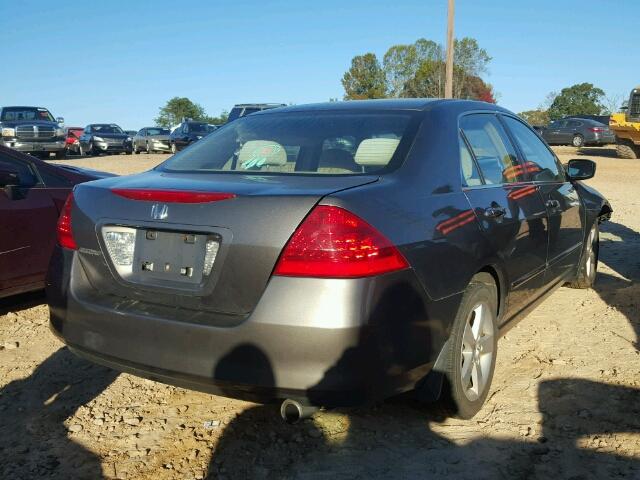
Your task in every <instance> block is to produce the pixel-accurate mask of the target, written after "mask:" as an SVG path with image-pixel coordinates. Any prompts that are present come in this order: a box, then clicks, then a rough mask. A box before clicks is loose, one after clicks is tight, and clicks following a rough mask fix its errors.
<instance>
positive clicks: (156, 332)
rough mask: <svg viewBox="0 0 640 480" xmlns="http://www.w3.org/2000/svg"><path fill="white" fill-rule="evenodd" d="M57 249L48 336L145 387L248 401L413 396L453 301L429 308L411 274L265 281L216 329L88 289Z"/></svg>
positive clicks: (444, 331) (335, 401)
mask: <svg viewBox="0 0 640 480" xmlns="http://www.w3.org/2000/svg"><path fill="white" fill-rule="evenodd" d="M82 268H83V267H82V266H81V265H80V262H78V261H76V260H74V254H73V252H70V251H68V250H62V249H60V248H57V249H56V252H55V253H54V256H53V260H52V264H51V268H50V272H49V278H48V281H47V296H48V300H49V303H50V313H51V329H52V330H53V332H54V333H55V334H56V335H57V336H59V337H60V338H61V339H62V340H63V341H64V342H65V343H67V344H68V345H69V347H70V348H71V349H72V350H73V351H75V352H76V353H77V354H79V355H81V356H84V357H86V358H88V359H90V360H92V361H95V362H97V363H101V364H104V365H107V366H110V367H112V368H115V369H118V370H122V371H126V372H130V373H133V374H135V375H139V376H142V377H145V378H150V379H152V380H157V381H160V382H164V383H169V384H174V385H178V386H182V387H186V388H191V389H195V390H200V391H206V392H211V393H215V394H221V395H225V396H229V397H234V398H244V399H250V400H254V401H263V402H266V401H270V400H275V399H281V398H286V397H292V398H299V399H303V400H308V401H309V402H311V403H313V404H316V405H326V406H337V405H356V404H362V403H367V402H370V401H373V400H378V399H382V398H385V397H388V396H391V395H394V394H396V393H400V392H403V391H406V390H409V389H411V388H413V387H414V386H415V384H416V383H417V382H418V381H420V380H421V379H422V378H423V377H424V376H425V375H426V374H427V373H428V372H429V371H430V369H431V367H432V365H433V363H434V362H435V359H436V358H437V356H438V354H439V352H440V350H441V348H442V345H443V344H444V341H445V340H446V338H447V336H448V322H449V320H450V319H452V318H453V315H455V310H456V309H457V305H458V302H459V300H460V298H459V297H458V296H454V297H450V298H448V299H446V300H442V301H438V302H429V301H428V299H427V298H425V296H424V290H423V289H422V287H421V286H420V285H419V283H418V282H417V280H416V279H415V276H414V274H413V272H411V271H409V270H408V271H404V272H398V273H395V274H392V275H387V276H384V277H377V278H369V279H358V280H319V279H295V278H285V277H273V278H272V279H271V281H270V282H269V284H268V286H267V288H266V290H265V292H264V294H263V296H262V298H261V300H260V302H259V304H258V305H257V307H256V308H255V310H254V311H253V312H252V313H251V314H250V315H249V316H248V317H247V318H246V319H245V320H243V321H242V322H241V323H239V324H235V325H230V326H223V325H221V324H216V323H215V322H207V321H206V319H204V320H203V317H201V316H200V317H198V321H197V322H193V323H191V322H186V321H183V320H175V319H173V318H175V317H173V318H172V317H171V316H168V315H163V316H159V315H158V314H157V311H155V310H153V309H146V308H145V307H144V306H140V305H139V303H140V302H136V303H137V307H136V308H137V309H136V310H135V311H134V310H133V309H130V308H129V307H124V306H123V305H125V304H126V305H129V304H130V302H126V301H124V302H123V299H121V298H119V297H112V296H106V295H102V294H100V293H99V292H97V291H95V290H93V289H92V287H91V286H90V285H89V284H88V282H87V278H86V276H85V275H84V272H83V270H82Z"/></svg>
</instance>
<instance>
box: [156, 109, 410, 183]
mask: <svg viewBox="0 0 640 480" xmlns="http://www.w3.org/2000/svg"><path fill="white" fill-rule="evenodd" d="M412 118H414V114H411V113H405V112H371V113H343V112H340V113H336V112H317V113H316V112H314V113H309V112H293V113H286V114H278V113H274V114H265V115H249V116H244V117H242V118H239V119H238V120H236V121H234V122H232V123H230V124H229V125H227V126H225V127H224V128H221V129H219V130H216V131H215V132H213V133H211V134H210V135H209V136H207V137H206V138H204V139H203V140H202V141H200V142H197V143H196V144H194V145H193V146H191V147H190V148H189V149H187V150H184V151H182V152H180V153H178V154H176V155H174V156H173V157H171V158H170V159H169V160H167V161H166V162H165V163H163V164H162V165H161V166H160V167H159V168H160V169H161V170H167V171H189V172H217V171H225V172H228V173H234V172H235V173H238V174H245V175H246V174H259V175H263V174H289V175H297V174H300V175H302V174H305V175H307V174H328V175H354V174H363V173H372V172H381V171H382V170H385V169H387V168H388V167H394V168H395V167H396V166H398V165H400V163H401V162H402V160H403V157H404V153H403V152H404V150H405V149H404V148H400V143H401V142H402V141H403V140H405V139H406V142H405V143H404V145H408V144H410V143H411V142H410V141H411V138H412V136H413V131H414V130H415V128H414V127H412V128H410V125H412V126H413V125H415V123H412V122H411V120H412Z"/></svg>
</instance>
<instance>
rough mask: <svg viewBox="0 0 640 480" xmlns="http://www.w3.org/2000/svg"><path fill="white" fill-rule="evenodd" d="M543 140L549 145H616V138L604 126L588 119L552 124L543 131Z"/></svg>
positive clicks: (571, 119) (566, 120)
mask: <svg viewBox="0 0 640 480" xmlns="http://www.w3.org/2000/svg"><path fill="white" fill-rule="evenodd" d="M542 138H544V139H545V140H546V141H547V143H548V144H549V145H573V146H574V147H582V146H584V145H608V144H610V143H616V137H615V135H614V134H613V132H612V131H611V130H610V129H609V125H604V124H602V123H600V122H596V121H595V120H590V119H588V118H568V119H562V120H557V121H555V122H552V123H551V124H550V125H549V126H548V127H546V128H545V129H543V130H542Z"/></svg>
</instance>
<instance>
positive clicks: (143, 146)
mask: <svg viewBox="0 0 640 480" xmlns="http://www.w3.org/2000/svg"><path fill="white" fill-rule="evenodd" d="M170 133H171V132H170V131H169V129H168V128H162V127H145V128H143V129H141V130H140V131H139V132H138V133H136V135H135V136H134V137H133V140H132V150H133V153H136V154H137V153H140V152H147V153H153V152H169V151H171V147H170V146H169V134H170Z"/></svg>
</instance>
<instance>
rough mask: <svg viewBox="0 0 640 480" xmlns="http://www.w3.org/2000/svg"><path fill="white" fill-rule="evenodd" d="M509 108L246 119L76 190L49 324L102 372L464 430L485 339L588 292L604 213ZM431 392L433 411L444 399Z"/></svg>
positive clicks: (480, 394) (307, 110) (487, 380)
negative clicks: (396, 409) (415, 409)
mask: <svg viewBox="0 0 640 480" xmlns="http://www.w3.org/2000/svg"><path fill="white" fill-rule="evenodd" d="M594 172H595V163H593V162H592V161H590V160H586V159H582V160H572V161H571V162H570V163H569V166H568V167H567V169H566V170H565V168H564V167H563V166H562V165H561V164H560V163H559V161H558V159H557V158H556V156H555V155H554V153H553V152H552V151H551V150H550V149H549V148H548V146H547V145H545V143H544V142H543V141H542V140H541V139H540V137H539V136H538V135H537V134H536V133H535V132H534V131H533V130H532V129H531V128H530V127H529V126H528V125H527V124H526V123H524V122H523V121H522V120H520V119H519V118H518V117H517V116H516V115H514V114H513V113H511V112H509V111H507V110H505V109H502V108H500V107H497V106H495V105H491V104H488V103H484V102H472V101H461V100H449V101H447V100H432V101H428V100H409V99H406V100H380V101H361V102H358V101H350V102H342V103H338V102H337V103H328V104H320V105H300V106H295V107H282V108H279V109H274V110H268V111H265V112H259V113H255V114H252V115H249V116H246V117H243V118H240V119H238V120H236V121H234V122H232V123H230V124H228V125H226V126H225V127H223V128H221V129H219V130H218V131H216V132H214V133H212V134H211V135H209V136H207V137H206V138H205V139H203V140H201V141H200V142H198V143H196V144H195V145H193V146H192V147H190V148H189V149H187V150H185V151H183V152H180V153H178V154H176V155H174V156H173V157H171V158H169V159H168V160H167V161H166V162H164V163H163V164H161V165H159V166H158V167H156V168H155V169H154V170H152V171H149V172H145V173H141V174H138V175H132V176H127V177H120V178H113V179H104V180H100V181H97V182H91V183H89V184H84V185H79V186H77V187H76V189H75V190H74V193H73V195H72V196H70V197H69V199H68V200H67V203H66V205H65V208H64V212H63V215H62V217H61V221H60V225H61V226H62V228H60V229H59V232H58V233H59V235H58V237H59V246H58V247H57V248H56V251H55V254H54V257H53V259H52V263H51V269H50V271H49V276H48V289H47V293H48V300H49V304H50V312H51V326H52V329H53V331H54V332H55V333H56V334H57V335H59V336H60V337H61V338H62V339H63V340H64V341H65V342H66V343H67V344H68V345H69V346H70V348H71V349H72V350H73V351H74V352H76V353H78V354H80V355H84V356H85V357H87V358H90V359H92V360H94V361H96V362H99V363H103V364H106V365H110V366H112V367H114V368H116V369H120V370H124V371H128V372H133V373H135V374H138V375H141V376H146V377H149V378H152V379H154V380H160V381H164V382H168V383H173V384H177V385H182V386H186V387H190V388H195V389H199V390H205V391H211V392H218V393H222V394H224V395H228V396H233V397H249V396H253V397H254V398H257V399H261V400H274V399H283V398H285V399H286V400H285V401H284V402H283V409H282V412H283V416H284V417H286V418H288V419H295V418H296V417H297V416H300V415H302V414H304V412H305V411H306V412H308V411H309V410H308V409H305V404H308V405H311V406H314V405H315V406H317V405H325V406H332V405H345V404H354V403H363V402H370V401H375V400H379V399H383V398H385V397H388V396H391V395H395V394H398V393H400V392H405V391H409V390H412V389H415V393H416V394H417V395H418V397H419V398H421V399H423V400H426V399H429V400H433V399H436V398H438V397H441V399H442V401H443V402H445V404H446V405H448V406H449V407H450V408H451V411H452V412H453V413H454V414H456V415H458V416H460V417H463V418H470V417H472V416H473V415H474V414H475V413H476V412H477V411H478V410H479V409H480V407H481V406H482V404H483V402H484V401H485V399H486V397H487V394H488V392H489V389H490V384H491V379H492V375H493V371H494V366H495V359H496V351H497V338H498V336H499V335H500V334H501V333H503V332H505V331H506V330H507V329H508V328H510V327H511V326H512V325H513V324H514V323H515V322H516V321H517V320H519V319H521V318H523V316H524V315H525V314H526V313H528V312H529V311H530V310H531V309H533V308H534V307H535V306H536V305H537V303H538V302H540V301H541V300H542V299H544V298H546V297H547V296H548V295H550V294H551V293H552V292H553V291H554V290H555V289H557V288H558V287H560V286H561V285H563V284H565V283H567V282H569V283H570V284H571V285H572V286H574V287H582V288H584V287H589V286H590V285H592V284H593V282H594V280H595V275H596V267H597V258H598V248H599V247H598V245H599V243H598V224H599V222H601V221H603V220H605V219H607V218H608V217H609V216H610V214H611V207H610V206H609V204H608V202H607V201H606V200H605V199H604V198H603V197H602V196H601V195H600V194H599V193H598V192H596V191H595V190H593V189H592V188H590V187H588V186H586V185H584V184H582V183H581V182H580V180H581V179H587V178H590V177H591V176H593V174H594ZM441 393H442V395H441Z"/></svg>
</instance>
